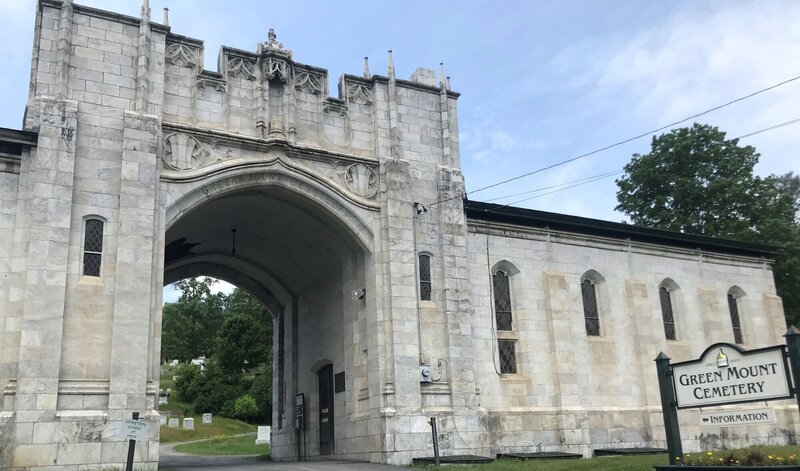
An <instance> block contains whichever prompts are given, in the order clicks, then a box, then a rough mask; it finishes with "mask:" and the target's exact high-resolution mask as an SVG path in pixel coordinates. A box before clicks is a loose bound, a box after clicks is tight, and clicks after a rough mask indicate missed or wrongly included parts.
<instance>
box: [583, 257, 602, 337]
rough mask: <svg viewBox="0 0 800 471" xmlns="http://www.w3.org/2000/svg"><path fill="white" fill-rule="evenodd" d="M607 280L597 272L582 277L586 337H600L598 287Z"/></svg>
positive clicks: (592, 271) (590, 272) (591, 271)
mask: <svg viewBox="0 0 800 471" xmlns="http://www.w3.org/2000/svg"><path fill="white" fill-rule="evenodd" d="M604 281H605V279H604V278H603V277H602V276H601V275H600V274H599V273H597V272H596V271H594V270H589V271H587V272H586V273H584V274H583V276H582V277H581V298H582V299H583V322H584V324H585V326H586V335H591V336H599V335H600V308H599V306H598V304H597V285H598V284H599V283H602V282H604Z"/></svg>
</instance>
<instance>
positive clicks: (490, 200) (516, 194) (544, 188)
mask: <svg viewBox="0 0 800 471" xmlns="http://www.w3.org/2000/svg"><path fill="white" fill-rule="evenodd" d="M620 173H622V170H614V171H613V172H607V173H601V174H600V175H592V176H591V177H585V178H579V179H578V180H573V181H571V182H564V183H559V184H558V185H551V186H543V187H540V188H536V189H535V190H528V191H523V192H520V193H514V194H511V195H505V196H499V197H497V198H492V199H489V200H485V202H486V203H491V202H492V201H497V200H504V199H506V198H513V197H514V196H521V195H528V194H531V193H536V192H539V191H544V190H550V189H552V188H558V187H563V186H566V188H562V189H563V190H566V189H568V188H572V187H571V186H567V185H572V184H573V183H581V182H586V183H589V182H592V181H594V180H600V179H602V178H604V177H609V176H612V175H619V174H620ZM556 191H561V190H556ZM550 193H553V192H550ZM550 193H546V194H550ZM523 201H524V200H523Z"/></svg>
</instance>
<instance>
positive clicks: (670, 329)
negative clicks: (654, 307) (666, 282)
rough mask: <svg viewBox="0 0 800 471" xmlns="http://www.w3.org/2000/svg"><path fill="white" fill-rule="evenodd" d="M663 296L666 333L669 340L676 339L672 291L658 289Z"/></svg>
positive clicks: (663, 288) (662, 306)
mask: <svg viewBox="0 0 800 471" xmlns="http://www.w3.org/2000/svg"><path fill="white" fill-rule="evenodd" d="M658 295H659V297H660V298H661V317H662V318H663V319H664V335H665V336H666V337H667V340H675V317H673V315H672V293H670V291H669V290H668V289H667V288H665V287H663V286H662V287H661V288H659V289H658Z"/></svg>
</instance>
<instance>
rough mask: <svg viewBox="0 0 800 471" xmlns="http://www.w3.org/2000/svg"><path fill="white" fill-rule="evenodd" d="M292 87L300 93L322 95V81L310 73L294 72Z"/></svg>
mask: <svg viewBox="0 0 800 471" xmlns="http://www.w3.org/2000/svg"><path fill="white" fill-rule="evenodd" d="M294 87H295V88H296V89H298V90H300V91H303V92H307V93H313V94H315V95H318V94H320V93H322V79H321V78H320V76H319V75H316V74H312V73H310V72H305V71H302V72H296V73H295V76H294Z"/></svg>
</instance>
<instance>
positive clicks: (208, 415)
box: [203, 412, 211, 424]
mask: <svg viewBox="0 0 800 471" xmlns="http://www.w3.org/2000/svg"><path fill="white" fill-rule="evenodd" d="M203 423H204V424H210V423H211V412H206V413H205V414H203Z"/></svg>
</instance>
